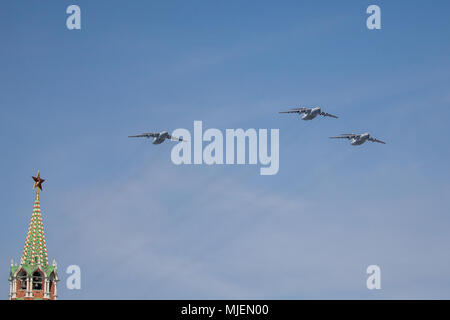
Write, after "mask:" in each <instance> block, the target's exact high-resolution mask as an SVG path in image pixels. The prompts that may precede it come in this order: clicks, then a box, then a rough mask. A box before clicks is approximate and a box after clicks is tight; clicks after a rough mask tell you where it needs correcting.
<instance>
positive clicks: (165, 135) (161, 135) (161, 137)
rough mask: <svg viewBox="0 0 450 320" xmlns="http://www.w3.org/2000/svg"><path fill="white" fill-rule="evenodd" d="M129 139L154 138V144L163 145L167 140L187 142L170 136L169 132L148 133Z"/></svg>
mask: <svg viewBox="0 0 450 320" xmlns="http://www.w3.org/2000/svg"><path fill="white" fill-rule="evenodd" d="M128 138H148V139H150V138H153V144H161V143H163V142H164V141H165V140H166V139H169V140H172V141H186V140H183V139H182V138H177V137H174V136H171V135H170V134H169V132H167V131H162V132H147V133H142V134H138V135H136V136H128Z"/></svg>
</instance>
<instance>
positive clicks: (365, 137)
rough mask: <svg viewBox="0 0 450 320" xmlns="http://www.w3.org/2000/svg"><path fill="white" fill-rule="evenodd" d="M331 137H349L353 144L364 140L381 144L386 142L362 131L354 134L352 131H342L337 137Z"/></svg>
mask: <svg viewBox="0 0 450 320" xmlns="http://www.w3.org/2000/svg"><path fill="white" fill-rule="evenodd" d="M330 138H331V139H344V138H345V139H349V140H350V143H351V144H352V145H354V146H359V145H361V144H363V143H364V142H366V141H372V142H378V143H382V144H386V142H384V141H381V140H378V139H375V138H372V137H371V136H370V134H368V133H367V132H366V133H363V134H354V133H344V134H341V135H339V136H337V137H330Z"/></svg>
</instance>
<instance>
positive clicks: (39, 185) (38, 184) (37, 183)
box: [32, 171, 45, 190]
mask: <svg viewBox="0 0 450 320" xmlns="http://www.w3.org/2000/svg"><path fill="white" fill-rule="evenodd" d="M32 178H33V180H34V186H33V189H35V188H39V189H41V190H42V184H43V183H44V181H45V180H44V179H41V175H40V173H39V171H38V173H37V176H36V177H32Z"/></svg>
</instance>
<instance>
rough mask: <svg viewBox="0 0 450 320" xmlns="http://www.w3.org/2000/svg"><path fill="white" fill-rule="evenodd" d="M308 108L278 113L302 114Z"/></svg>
mask: <svg viewBox="0 0 450 320" xmlns="http://www.w3.org/2000/svg"><path fill="white" fill-rule="evenodd" d="M306 110H308V108H293V109H291V110H289V111H280V112H278V113H304V112H306Z"/></svg>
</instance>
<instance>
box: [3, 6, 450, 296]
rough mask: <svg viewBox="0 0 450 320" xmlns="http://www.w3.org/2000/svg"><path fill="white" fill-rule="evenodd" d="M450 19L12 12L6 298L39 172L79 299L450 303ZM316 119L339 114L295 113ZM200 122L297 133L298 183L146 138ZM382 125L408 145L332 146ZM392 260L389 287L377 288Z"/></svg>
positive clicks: (62, 262)
mask: <svg viewBox="0 0 450 320" xmlns="http://www.w3.org/2000/svg"><path fill="white" fill-rule="evenodd" d="M70 4H77V5H79V6H80V7H81V11H82V12H81V15H82V29H81V30H74V31H69V30H68V29H67V28H66V18H67V16H68V15H67V14H66V8H67V7H68V6H69V5H70ZM370 4H377V5H379V6H380V7H381V12H382V29H381V30H374V31H371V30H368V29H367V28H366V18H367V17H368V15H367V14H366V13H365V11H366V8H367V7H368V6H369V5H370ZM449 10H450V2H448V1H433V2H430V1H308V2H306V1H124V0H120V1H118V0H108V1H100V0H97V1H81V0H77V1H65V0H64V1H63V0H59V1H25V0H14V1H13V0H2V1H1V2H0V66H1V68H0V138H1V139H0V148H1V149H0V150H1V155H2V156H1V157H0V168H1V184H0V205H1V207H0V214H1V223H0V271H1V272H0V274H1V275H3V276H2V277H3V280H2V281H1V282H0V283H1V285H0V293H1V296H2V297H3V298H5V299H6V298H7V297H8V290H9V287H8V281H7V279H8V274H9V262H10V259H11V257H14V258H15V259H16V260H18V259H19V257H20V255H21V253H22V250H23V245H24V243H25V236H26V231H27V228H28V223H29V219H30V217H31V213H32V209H33V201H34V192H33V189H32V184H33V181H32V179H31V175H34V174H35V173H36V172H37V170H38V169H39V170H40V171H41V175H42V177H43V178H44V179H46V180H47V181H46V182H45V183H44V191H43V192H42V194H41V208H42V212H43V217H44V224H45V232H46V239H47V247H48V252H49V258H50V259H53V258H56V259H57V261H58V262H59V273H60V278H61V279H62V280H61V282H60V284H59V293H60V298H61V299H64V298H65V299H95V298H106V299H108V298H126V299H128V298H129V299H132V298H136V299H147V298H149V299H172V298H178V299H184V298H200V299H201V298H224V299H228V298H274V299H279V298H283V299H305V298H326V299H330V298H331V299H334V298H341V299H348V298H355V299H380V298H385V299H392V298H404V299H410V298H424V299H428V298H447V299H450V254H449V247H450V234H449V228H450V217H449V215H450V210H449V209H450V205H449V202H448V197H449V196H450V182H449V178H450V171H449V160H450V159H449V158H450V153H449V147H448V146H449V141H448V137H449V136H450V129H449V126H448V123H449V119H450V108H449V107H450V89H449V88H450V61H449V54H450V45H449V40H448V39H450V20H449V19H448V12H449ZM300 105H319V106H322V107H323V109H324V110H325V111H327V112H330V113H333V114H337V115H339V119H332V118H318V119H315V120H314V121H310V122H307V121H301V120H299V118H298V117H295V116H290V115H279V114H278V111H280V110H284V109H286V108H292V107H297V106H300ZM194 120H202V121H203V126H204V128H218V129H221V130H225V129H226V128H244V129H247V128H256V129H258V128H269V129H270V128H278V129H280V170H279V173H278V174H277V175H274V176H260V175H259V168H258V167H256V166H251V165H250V166H236V165H235V166H233V165H231V166H226V165H222V166H219V165H216V166H206V165H201V166H194V165H191V166H187V165H184V166H175V165H174V164H172V162H171V160H170V151H171V148H172V147H173V146H174V144H175V143H174V142H167V143H164V144H161V145H158V146H155V145H152V144H151V143H150V141H146V140H131V139H128V138H127V136H128V135H130V134H136V133H141V132H145V131H159V130H169V131H172V130H174V129H176V128H186V129H189V130H192V127H193V121H194ZM366 131H367V132H370V133H371V134H373V135H374V136H375V137H377V138H379V139H381V140H384V141H387V144H386V145H381V144H372V143H366V144H364V145H362V146H359V147H353V146H351V145H350V144H349V143H348V141H336V140H331V139H328V137H329V136H331V135H336V134H340V133H346V132H356V133H359V132H366ZM73 264H76V265H79V266H80V267H81V270H82V289H81V290H79V291H76V290H72V291H70V290H67V289H66V288H65V280H66V279H67V274H66V273H65V270H66V268H67V266H69V265H73ZM372 264H376V265H379V266H380V268H381V286H382V289H381V290H368V289H367V288H366V279H367V274H366V268H367V266H369V265H372Z"/></svg>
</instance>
